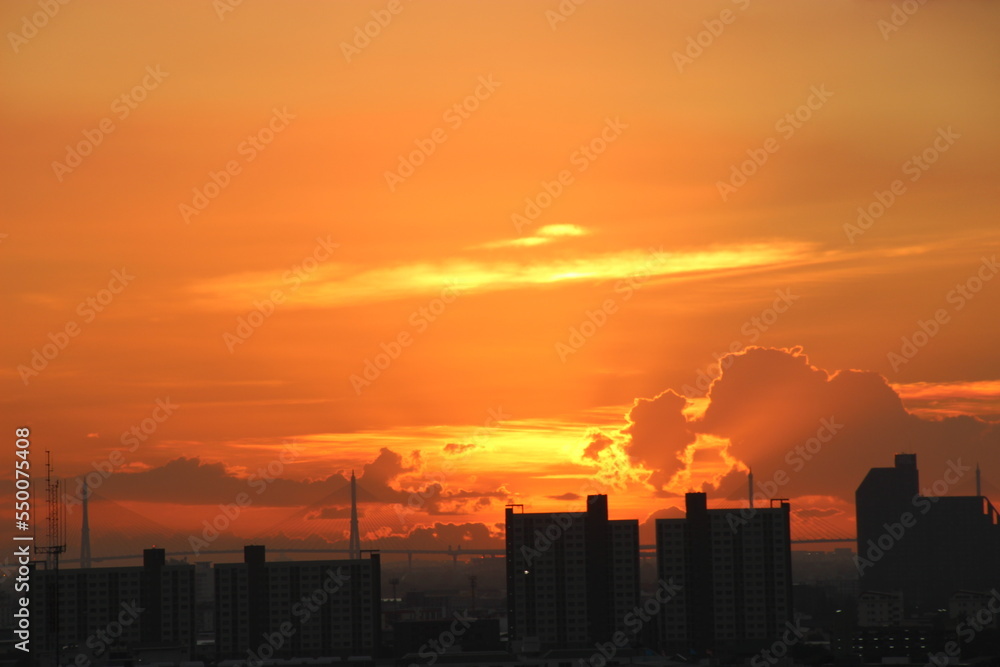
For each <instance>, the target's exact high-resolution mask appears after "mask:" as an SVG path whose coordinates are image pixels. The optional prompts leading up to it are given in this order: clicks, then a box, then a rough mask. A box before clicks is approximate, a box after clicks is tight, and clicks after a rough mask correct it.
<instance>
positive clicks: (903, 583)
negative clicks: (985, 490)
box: [855, 454, 1000, 615]
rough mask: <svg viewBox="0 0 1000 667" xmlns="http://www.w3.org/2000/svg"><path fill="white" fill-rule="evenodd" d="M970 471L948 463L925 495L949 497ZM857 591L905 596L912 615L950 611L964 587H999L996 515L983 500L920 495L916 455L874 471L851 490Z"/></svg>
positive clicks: (999, 543) (900, 457)
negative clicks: (858, 579) (952, 599)
mask: <svg viewBox="0 0 1000 667" xmlns="http://www.w3.org/2000/svg"><path fill="white" fill-rule="evenodd" d="M971 470H972V468H971V467H970V466H963V465H962V464H961V462H949V464H948V467H947V468H946V469H945V470H944V471H942V474H941V476H940V478H939V479H938V480H936V481H935V482H934V483H933V484H931V485H930V487H929V488H928V491H930V492H931V493H935V494H940V493H946V492H947V489H948V488H951V487H952V486H953V485H954V484H955V483H957V482H958V481H959V480H960V479H961V478H962V477H963V476H965V475H969V477H971V475H972V473H971ZM855 505H856V511H857V526H858V554H857V558H858V560H857V564H858V570H859V572H860V576H861V590H862V591H877V592H881V593H894V592H895V593H902V595H903V604H904V608H905V609H906V610H907V611H908V612H909V613H910V614H911V615H912V614H914V613H918V612H922V611H936V610H938V609H945V608H947V607H948V601H949V599H950V597H951V596H952V595H953V594H954V593H956V592H958V591H961V590H972V591H989V590H991V589H992V588H994V587H996V586H1000V567H998V563H1000V526H998V515H997V511H996V510H995V509H994V508H993V505H991V504H990V502H989V500H987V499H986V498H985V497H982V496H943V495H934V496H924V495H921V492H920V479H919V474H918V472H917V457H916V455H915V454H897V455H896V460H895V466H894V467H892V468H872V469H871V470H869V471H868V474H867V475H866V476H865V479H864V481H862V482H861V485H860V486H859V487H858V489H857V491H856V493H855Z"/></svg>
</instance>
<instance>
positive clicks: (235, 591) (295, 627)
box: [215, 545, 381, 660]
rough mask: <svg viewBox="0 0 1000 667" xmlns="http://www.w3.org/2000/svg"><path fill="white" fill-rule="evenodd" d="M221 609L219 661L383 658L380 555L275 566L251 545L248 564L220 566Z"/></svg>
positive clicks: (218, 608) (217, 629)
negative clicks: (377, 656) (230, 659)
mask: <svg viewBox="0 0 1000 667" xmlns="http://www.w3.org/2000/svg"><path fill="white" fill-rule="evenodd" d="M215 606H216V611H215V614H216V616H215V645H216V651H217V654H218V657H219V658H242V659H248V658H253V659H259V660H267V659H270V658H272V657H273V658H290V657H327V656H330V657H344V658H346V657H351V656H370V657H375V654H376V652H377V651H378V648H379V642H380V630H381V567H380V559H379V555H378V554H377V553H372V554H370V557H369V558H361V559H347V560H323V561H291V562H279V563H268V562H267V561H266V560H265V550H264V547H263V546H256V545H254V546H247V547H245V548H244V562H243V563H220V564H216V565H215Z"/></svg>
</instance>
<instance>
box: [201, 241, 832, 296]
mask: <svg viewBox="0 0 1000 667" xmlns="http://www.w3.org/2000/svg"><path fill="white" fill-rule="evenodd" d="M553 227H555V228H556V229H555V230H554V231H549V232H546V233H547V234H549V235H550V236H548V237H546V238H552V237H556V236H566V235H573V234H576V231H570V230H569V229H564V227H572V225H566V226H564V225H556V226H553ZM543 229H545V228H543ZM574 229H576V228H574ZM814 249H815V245H814V244H811V243H803V242H797V241H777V242H772V243H751V244H742V245H725V246H712V247H706V248H702V249H694V250H691V249H688V250H676V251H672V250H664V249H663V248H662V247H658V248H648V249H631V250H620V251H614V252H605V253H581V254H580V255H579V256H577V257H574V258H570V259H567V258H551V257H545V256H541V255H537V254H533V251H530V252H529V254H528V255H526V256H525V257H524V258H523V259H518V260H502V261H492V260H487V259H481V258H472V257H463V258H452V259H445V260H440V261H435V262H419V263H412V264H407V265H403V266H395V267H391V268H367V267H357V266H351V265H347V264H332V263H331V264H324V265H323V266H321V267H320V268H319V269H318V270H316V271H315V273H314V275H313V276H312V277H311V278H310V280H308V281H305V282H303V283H302V284H301V285H299V286H297V287H298V289H297V291H296V293H295V295H294V298H291V299H290V300H289V303H288V305H287V306H283V307H288V308H291V307H338V306H348V305H354V304H361V303H375V302H381V301H390V300H394V299H402V298H408V297H420V296H424V295H427V296H432V295H436V294H439V293H440V292H441V291H442V290H443V289H445V288H448V287H452V288H454V289H456V290H458V291H460V292H463V293H471V292H496V291H503V290H515V289H521V288H526V287H532V286H538V285H555V284H560V283H566V284H570V283H576V282H582V281H588V280H590V281H604V280H615V279H627V278H634V277H636V276H641V277H643V278H644V279H657V278H660V279H662V278H673V279H691V278H698V277H703V276H704V275H706V274H712V273H731V272H733V271H738V270H745V269H756V268H762V267H780V266H784V265H789V266H790V265H795V264H799V263H802V262H807V261H809V258H810V257H811V256H813V255H812V253H813V251H814ZM281 288H282V275H281V272H279V271H257V272H250V273H239V274H231V275H227V276H222V277H219V278H216V279H212V280H208V281H205V282H201V283H197V284H195V285H193V286H192V287H191V289H192V291H194V292H195V294H196V301H198V302H199V303H200V305H201V306H202V307H205V308H229V307H231V306H232V305H233V304H238V305H239V306H240V307H242V306H243V305H245V304H246V303H248V302H250V301H251V300H252V299H260V298H261V297H262V295H267V294H269V293H270V292H271V291H272V290H274V289H281Z"/></svg>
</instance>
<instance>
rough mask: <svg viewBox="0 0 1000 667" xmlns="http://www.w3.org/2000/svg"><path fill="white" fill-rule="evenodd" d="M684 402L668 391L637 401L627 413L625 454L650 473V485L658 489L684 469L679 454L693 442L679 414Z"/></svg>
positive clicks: (691, 434)
mask: <svg viewBox="0 0 1000 667" xmlns="http://www.w3.org/2000/svg"><path fill="white" fill-rule="evenodd" d="M686 405H687V399H686V398H684V397H683V396H680V395H678V394H676V393H675V392H674V391H673V390H671V389H668V390H667V391H664V392H663V393H661V394H659V395H658V396H657V397H656V398H653V399H648V398H637V399H635V403H634V404H633V405H632V409H631V410H629V413H628V415H627V416H626V420H627V422H628V425H627V426H626V427H625V428H624V429H622V433H623V434H624V435H626V436H628V438H629V444H628V449H627V451H628V454H629V456H630V457H631V458H632V460H633V461H634V462H635V463H638V464H639V465H642V466H643V467H645V468H647V469H649V470H652V471H653V473H652V475H651V476H650V478H649V480H648V481H649V482H650V483H651V484H652V485H653V486H655V487H656V488H661V487H662V486H663V485H664V484H666V483H667V482H669V481H670V478H671V477H673V476H674V474H675V473H676V472H677V471H678V470H681V469H682V468H683V467H684V466H683V463H682V462H681V460H680V458H679V455H680V454H681V453H682V452H683V451H684V449H685V448H686V447H687V446H688V445H689V444H691V443H692V442H694V441H695V433H694V432H693V431H692V430H691V425H690V424H688V421H687V418H686V417H685V416H684V414H683V413H682V412H681V410H683V409H684V407H685V406H686Z"/></svg>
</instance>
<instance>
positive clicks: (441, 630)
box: [392, 612, 504, 662]
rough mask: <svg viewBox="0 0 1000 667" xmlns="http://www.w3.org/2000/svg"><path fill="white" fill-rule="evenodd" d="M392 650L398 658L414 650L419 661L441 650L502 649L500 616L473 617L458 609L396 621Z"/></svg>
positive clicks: (453, 651)
mask: <svg viewBox="0 0 1000 667" xmlns="http://www.w3.org/2000/svg"><path fill="white" fill-rule="evenodd" d="M392 630H393V653H394V654H395V656H396V658H401V657H403V656H404V655H410V654H412V655H413V656H414V657H415V661H416V662H424V661H425V660H426V658H427V656H428V655H434V654H436V653H439V652H441V651H445V652H448V653H470V652H479V651H502V650H504V646H503V644H502V643H501V642H500V620H499V619H496V618H472V617H470V616H469V614H468V612H455V613H453V614H452V615H451V617H450V618H441V619H436V620H432V621H396V622H395V623H393V624H392Z"/></svg>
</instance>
